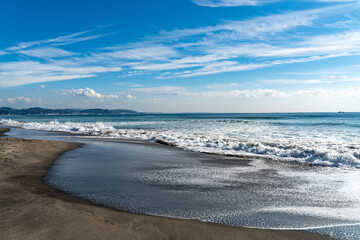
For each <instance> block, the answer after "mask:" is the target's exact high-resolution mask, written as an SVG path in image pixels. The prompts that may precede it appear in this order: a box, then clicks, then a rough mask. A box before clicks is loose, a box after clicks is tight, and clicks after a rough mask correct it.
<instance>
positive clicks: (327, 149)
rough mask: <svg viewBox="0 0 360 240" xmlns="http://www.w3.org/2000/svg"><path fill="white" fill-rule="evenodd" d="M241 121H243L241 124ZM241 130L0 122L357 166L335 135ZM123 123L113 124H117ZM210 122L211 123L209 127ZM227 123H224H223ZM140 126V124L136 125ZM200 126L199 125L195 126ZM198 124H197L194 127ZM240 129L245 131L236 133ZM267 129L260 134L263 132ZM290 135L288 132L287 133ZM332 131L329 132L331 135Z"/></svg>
mask: <svg viewBox="0 0 360 240" xmlns="http://www.w3.org/2000/svg"><path fill="white" fill-rule="evenodd" d="M243 122H244V123H243ZM241 123H242V125H241V126H242V128H241V129H234V130H229V131H228V132H227V133H226V134H222V131H223V129H222V127H221V125H216V123H214V122H211V123H206V124H203V125H201V126H202V127H204V125H205V126H206V127H207V128H210V129H214V130H212V131H211V132H205V133H204V131H196V129H195V130H193V129H190V127H188V129H190V130H188V131H185V130H183V129H180V130H176V129H175V130H171V131H170V130H161V131H160V130H157V131H152V130H142V129H124V128H120V129H117V128H115V127H114V126H115V125H114V124H115V123H112V122H92V123H90V122H88V123H79V122H59V121H56V120H55V121H50V122H19V121H15V120H11V119H2V120H1V121H0V124H1V125H6V126H14V127H21V128H25V129H36V130H47V131H62V132H69V133H74V134H91V135H94V136H98V137H106V138H118V139H133V140H143V141H153V142H159V143H165V144H169V145H173V146H177V147H179V148H183V149H187V150H191V151H198V152H206V153H218V154H225V155H238V156H264V157H268V158H274V159H284V160H290V161H299V162H308V163H311V164H315V165H325V166H333V167H342V168H360V147H359V145H358V144H354V143H348V142H345V141H342V140H341V139H340V140H339V139H338V138H334V139H328V136H320V137H316V138H315V137H313V138H309V137H308V138H306V137H305V136H306V134H303V135H299V136H300V137H299V136H298V137H296V136H293V135H294V132H291V133H286V134H280V133H279V132H277V131H276V130H274V129H270V128H266V127H264V126H262V125H259V124H258V125H256V126H249V125H251V124H249V123H247V122H246V121H242V122H241ZM126 124H127V123H122V124H117V126H119V125H120V127H122V126H125V125H126ZM211 124H214V126H209V125H211ZM224 124H226V126H228V124H229V123H228V122H226V123H224ZM140 125H141V124H140ZM199 126H200V125H199ZM197 127H198V126H197ZM240 131H244V132H246V133H247V134H246V135H244V134H238V133H239V132H240ZM266 131H267V132H269V133H267V134H264V132H266ZM291 134H292V135H291ZM333 135H335V134H333V133H332V135H331V136H333Z"/></svg>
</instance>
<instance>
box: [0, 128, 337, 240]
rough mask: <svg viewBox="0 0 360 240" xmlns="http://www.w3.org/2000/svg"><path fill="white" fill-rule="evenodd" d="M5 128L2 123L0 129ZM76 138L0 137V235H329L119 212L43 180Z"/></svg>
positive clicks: (150, 236)
mask: <svg viewBox="0 0 360 240" xmlns="http://www.w3.org/2000/svg"><path fill="white" fill-rule="evenodd" d="M7 130H8V129H5V128H0V134H1V133H2V132H6V131H7ZM78 147H81V145H80V144H76V143H67V142H55V141H47V140H28V139H20V138H6V137H2V138H0V202H1V204H0V239H330V238H328V237H324V236H321V235H317V234H312V233H309V232H306V231H276V230H261V229H249V228H241V227H230V226H224V225H219V224H212V223H204V222H199V221H195V220H181V219H172V218H165V217H156V216H147V215H142V214H134V213H128V212H122V211H118V210H114V209H110V208H106V207H103V206H99V205H95V204H92V203H91V202H88V201H85V200H82V199H80V198H77V197H73V196H70V195H67V194H65V193H62V192H60V191H58V190H55V189H53V188H52V187H50V186H47V185H45V184H44V183H43V182H42V178H43V177H44V176H45V175H46V173H47V169H48V168H49V167H50V166H51V165H52V163H53V161H54V160H55V159H56V158H57V157H59V156H60V155H61V154H62V153H64V152H66V151H69V150H71V149H75V148H78Z"/></svg>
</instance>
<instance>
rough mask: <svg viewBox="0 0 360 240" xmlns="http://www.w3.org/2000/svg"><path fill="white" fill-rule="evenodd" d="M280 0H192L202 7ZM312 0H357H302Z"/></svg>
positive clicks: (331, 1)
mask: <svg viewBox="0 0 360 240" xmlns="http://www.w3.org/2000/svg"><path fill="white" fill-rule="evenodd" d="M279 1H281V0H193V2H194V3H195V4H197V5H199V6H204V7H239V6H261V5H264V4H269V3H272V2H279ZM303 1H313V2H329V3H338V2H357V0H303Z"/></svg>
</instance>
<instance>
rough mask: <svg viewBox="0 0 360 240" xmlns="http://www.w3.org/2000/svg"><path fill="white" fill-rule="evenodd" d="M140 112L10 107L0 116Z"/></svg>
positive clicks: (5, 108) (1, 111)
mask: <svg viewBox="0 0 360 240" xmlns="http://www.w3.org/2000/svg"><path fill="white" fill-rule="evenodd" d="M136 113H138V112H136V111H132V110H127V109H113V110H109V109H100V108H93V109H73V108H65V109H48V108H39V107H34V108H27V109H14V108H9V107H0V115H105V114H106V115H120V114H136Z"/></svg>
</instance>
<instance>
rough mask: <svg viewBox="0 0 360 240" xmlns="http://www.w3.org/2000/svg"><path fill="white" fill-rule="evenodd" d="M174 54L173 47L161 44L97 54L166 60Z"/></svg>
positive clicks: (101, 56) (122, 57)
mask: <svg viewBox="0 0 360 240" xmlns="http://www.w3.org/2000/svg"><path fill="white" fill-rule="evenodd" d="M115 49H116V48H115ZM176 56H178V53H177V52H176V51H175V50H174V49H172V48H171V47H167V46H162V45H150V46H141V47H135V48H128V49H121V50H115V51H111V52H109V53H102V54H100V55H98V57H100V58H104V57H105V58H106V57H111V58H121V59H133V60H166V59H168V58H169V57H176Z"/></svg>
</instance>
